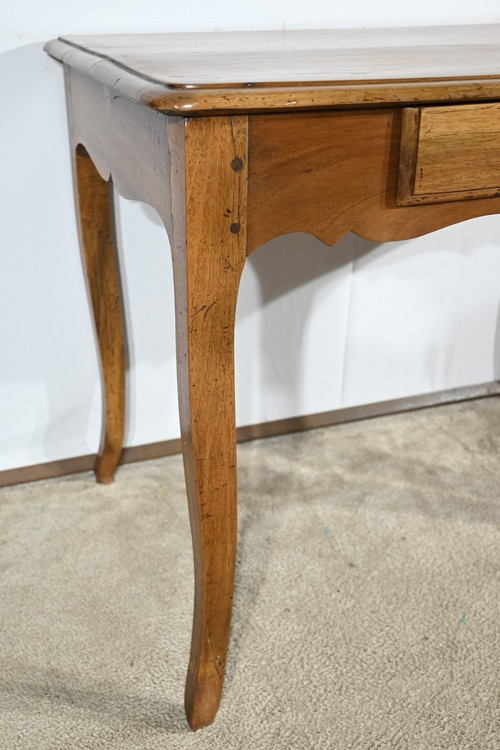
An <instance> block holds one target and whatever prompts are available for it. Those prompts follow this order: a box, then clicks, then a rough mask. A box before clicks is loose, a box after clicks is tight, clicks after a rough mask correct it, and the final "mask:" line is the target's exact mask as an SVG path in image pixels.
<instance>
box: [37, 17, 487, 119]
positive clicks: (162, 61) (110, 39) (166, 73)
mask: <svg viewBox="0 0 500 750" xmlns="http://www.w3.org/2000/svg"><path fill="white" fill-rule="evenodd" d="M46 50H47V51H48V53H49V54H51V55H52V56H53V57H55V58H57V59H58V60H60V61H62V62H64V63H65V64H67V65H69V66H71V67H76V68H79V69H80V70H83V71H84V72H86V73H88V74H89V75H91V76H92V77H94V78H96V79H98V80H100V81H101V82H104V83H107V84H108V85H111V86H113V87H114V88H116V89H118V90H119V91H121V93H123V94H124V95H126V96H130V97H132V98H134V99H136V100H138V101H140V102H141V103H142V104H146V105H147V106H149V107H153V108H154V109H160V110H163V111H170V112H177V113H179V112H184V113H188V112H189V113H191V114H198V113H200V114H201V113H203V112H206V111H210V110H224V111H232V110H246V111H264V110H267V109H289V108H294V109H304V108H311V107H320V108H322V107H328V106H345V105H346V104H355V105H365V106H366V105H369V104H374V103H380V102H382V103H385V102H391V101H393V102H398V101H403V102H406V101H409V102H412V101H419V100H422V101H433V100H436V101H440V100H444V101H460V100H463V99H474V100H489V99H493V98H500V24H499V25H495V24H490V25H477V26H435V27H416V28H391V29H337V30H318V31H261V32H213V33H179V34H128V35H122V34H116V35H98V36H68V37H61V38H60V39H58V40H53V41H52V42H49V43H48V44H47V45H46ZM433 96H434V97H435V99H433Z"/></svg>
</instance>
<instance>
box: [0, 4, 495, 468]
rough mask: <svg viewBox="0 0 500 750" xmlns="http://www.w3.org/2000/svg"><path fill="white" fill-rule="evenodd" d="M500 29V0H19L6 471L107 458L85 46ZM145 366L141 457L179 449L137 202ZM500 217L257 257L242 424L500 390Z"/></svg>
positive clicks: (157, 245)
mask: <svg viewBox="0 0 500 750" xmlns="http://www.w3.org/2000/svg"><path fill="white" fill-rule="evenodd" d="M489 22H497V23H498V22H500V9H499V6H498V0H478V1H477V2H475V3H474V4H471V3H468V2H467V3H466V2H464V1H462V2H458V1H457V0H441V2H439V3H436V2H435V1H434V0H433V1H432V2H430V0H423V1H422V2H420V3H415V4H411V5H409V4H403V3H400V2H396V0H380V2H378V3H373V0H362V1H358V2H352V3H334V2H333V3H332V2H331V0H328V1H327V0H323V2H320V0H316V1H314V0H313V1H312V2H309V3H303V2H300V3H299V2H297V1H296V0H294V1H293V2H291V1H290V0H275V2H274V3H269V1H268V0H253V1H252V2H239V3H234V1H233V2H230V1H229V0H219V1H218V2H212V3H207V2H206V0H204V1H203V2H202V0H186V1H185V2H184V3H182V4H178V3H171V4H169V3H167V2H165V0H162V1H161V2H160V1H159V0H141V2H135V3H132V2H125V1H124V0H112V1H111V2H107V3H103V2H102V0H99V2H97V1H96V0H88V1H87V2H86V3H76V2H69V0H64V1H63V0H46V2H45V3H43V4H40V3H39V2H35V1H34V0H18V2H17V3H13V2H11V3H10V4H9V8H8V9H7V12H5V9H3V10H2V28H1V29H0V91H1V92H2V117H1V118H0V165H1V171H0V219H1V223H0V228H1V229H0V231H1V234H0V254H1V273H0V300H1V306H0V310H1V313H0V352H1V355H0V470H2V469H8V468H13V467H17V466H24V465H29V464H34V463H41V462H44V461H51V460H55V459H61V458H66V457H70V456H76V455H82V454H86V453H92V452H95V450H96V449H97V444H98V439H99V430H100V413H101V411H100V386H99V378H98V368H97V361H96V350H95V343H94V338H93V329H92V325H91V321H90V317H89V311H88V304H87V299H86V294H85V287H84V283H83V279H82V271H81V263H80V256H79V250H78V246H77V236H76V229H75V223H74V213H73V198H72V193H71V175H70V164H69V151H68V145H67V134H66V119H65V117H66V115H65V109H64V95H63V81H62V72H61V69H60V68H59V66H58V65H57V64H56V63H55V62H54V61H52V60H50V59H49V58H48V57H47V56H46V55H45V54H44V53H43V52H42V44H43V42H44V41H45V40H47V39H48V38H51V37H54V36H57V35H58V34H63V33H65V34H67V33H73V34H78V33H82V34H84V33H93V32H95V33H97V32H126V31H128V32H133V31H136V32H139V31H176V30H214V29H227V30H231V29H272V28H284V27H285V28H314V27H316V28H321V27H333V26H341V27H349V26H384V25H385V26H397V25H421V24H446V23H489ZM118 213H119V230H120V237H121V254H122V261H123V268H124V276H125V280H126V298H127V299H126V303H127V310H128V323H129V329H130V335H131V352H132V366H131V371H130V373H129V385H130V398H129V401H130V403H129V419H128V426H127V436H126V443H127V444H128V445H136V444H141V443H147V442H153V441H157V440H164V439H168V438H171V437H175V436H176V435H177V434H178V420H177V404H176V385H175V357H174V338H173V301H172V280H171V272H170V258H169V252H168V244H167V240H166V237H165V235H164V231H163V229H162V227H161V226H160V225H159V221H158V219H157V217H156V216H155V214H154V212H153V211H152V210H151V209H149V208H148V207H146V206H143V205H141V204H137V203H132V202H126V201H122V200H120V201H119V205H118ZM499 236H500V218H498V217H488V218H483V219H478V220H474V221H471V222H467V223H465V224H461V225H457V226H454V227H450V228H448V229H446V230H442V231H441V232H438V233H434V234H432V235H428V236H426V237H423V238H420V239H418V240H412V241H408V242H400V243H390V244H385V245H376V244H375V243H371V242H367V241H365V240H361V239H359V238H357V237H354V236H351V235H349V236H347V237H345V238H344V239H343V240H342V241H341V242H340V243H338V244H337V245H336V246H335V247H334V248H328V247H326V246H324V245H322V244H321V243H320V242H318V241H317V240H315V239H314V238H312V237H310V236H305V235H289V236H287V237H281V238H278V239H276V240H274V241H273V242H271V243H268V245H267V246H265V247H263V248H261V249H259V250H258V251H257V252H256V253H254V255H253V256H252V257H251V259H250V261H249V263H248V265H247V268H246V270H245V273H244V277H243V280H242V286H241V293H240V300H239V306H238V327H237V396H238V399H237V412H238V422H239V424H249V423H254V422H261V421H267V420H273V419H278V418H283V417H287V416H292V415H298V414H306V413H312V412H317V411H325V410H330V409H335V408H340V407H343V406H349V405H354V404H361V403H368V402H372V401H378V400H383V399H389V398H396V397H400V396H404V395H412V394H416V393H424V392H428V391H433V390H438V389H442V388H447V387H454V386H459V385H466V384H472V383H479V382H485V381H488V380H492V379H494V378H497V377H498V376H499V370H500V367H499V361H498V356H497V353H498V350H499V346H498V341H499V340H500V337H499V333H498V314H499V298H500V283H499V279H500V252H499V249H500V248H499V240H498V237H499Z"/></svg>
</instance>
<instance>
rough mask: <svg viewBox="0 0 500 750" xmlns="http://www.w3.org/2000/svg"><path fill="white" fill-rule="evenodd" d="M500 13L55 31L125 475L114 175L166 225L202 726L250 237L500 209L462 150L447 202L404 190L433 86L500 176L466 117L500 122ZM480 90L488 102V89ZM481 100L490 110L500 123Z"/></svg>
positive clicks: (208, 710) (229, 508)
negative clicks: (471, 189) (480, 186)
mask: <svg viewBox="0 0 500 750" xmlns="http://www.w3.org/2000/svg"><path fill="white" fill-rule="evenodd" d="M499 30H500V27H498V26H497V27H495V26H481V27H457V28H456V29H452V28H450V27H443V28H439V27H438V28H432V29H412V30H401V29H398V30H394V29H392V30H370V31H368V30H363V31H359V32H354V31H345V30H341V31H337V32H303V33H299V32H272V33H271V32H269V33H267V32H266V33H257V34H238V33H237V34H214V35H207V34H201V35H200V34H194V35H186V34H181V35H173V36H172V35H146V36H144V35H137V36H135V35H133V36H126V37H125V36H120V35H118V36H116V37H68V38H67V39H66V41H61V40H54V41H53V42H50V43H49V44H48V45H47V47H46V49H47V51H48V52H49V54H51V55H53V56H54V57H56V58H57V59H59V60H61V61H62V62H63V64H64V70H65V80H66V94H67V102H68V117H69V130H70V144H71V152H72V158H73V162H74V169H75V178H76V190H77V195H78V201H77V206H78V215H79V221H80V235H81V242H82V250H83V255H84V257H85V260H86V268H87V276H88V279H89V290H90V294H91V299H92V306H93V310H94V316H95V320H96V330H97V334H98V341H99V346H100V353H101V361H102V371H103V383H104V391H105V398H106V413H105V420H104V425H103V435H104V436H105V439H104V440H103V444H102V447H101V451H100V457H99V460H98V463H97V466H96V474H97V476H98V478H99V479H100V480H101V481H109V480H110V479H111V478H112V474H113V470H114V467H115V466H116V463H117V460H118V457H119V455H120V452H121V443H122V440H123V424H124V387H123V384H124V382H125V366H126V358H125V354H124V352H125V347H124V344H123V341H124V340H126V332H124V333H123V334H122V333H121V330H122V328H123V319H122V318H121V317H120V304H119V296H120V278H119V268H118V265H117V262H116V254H115V247H114V236H113V235H114V233H113V220H112V200H111V192H110V189H111V184H113V185H114V187H115V188H116V189H117V191H118V192H119V193H120V194H121V195H123V196H124V197H128V198H133V199H135V200H142V201H144V202H146V203H149V204H150V205H152V206H153V207H154V208H155V209H156V210H157V211H158V213H159V215H160V216H161V218H162V220H163V222H164V224H165V228H166V231H167V233H168V235H169V238H170V245H171V250H172V261H173V271H174V289H175V317H176V339H177V373H178V392H179V410H180V417H181V432H182V437H181V442H182V448H183V455H184V468H185V475H186V487H187V495H188V504H189V512H190V521H191V531H192V539H193V552H194V567H195V598H194V618H193V634H192V646H191V656H190V661H189V668H188V677H187V683H186V694H185V705H186V714H187V718H188V721H189V724H190V726H191V727H192V728H193V729H197V728H199V727H201V726H204V725H206V724H209V723H210V722H211V721H212V720H213V718H214V716H215V713H216V711H217V708H218V705H219V701H220V697H221V691H222V684H223V679H224V672H225V665H226V659H227V650H228V643H229V632H230V620H231V600H232V591H233V582H234V565H235V554H236V529H237V522H236V515H237V508H236V430H235V414H234V343H233V342H234V322H235V309H236V300H237V293H238V285H239V280H240V276H241V272H242V269H243V266H244V263H245V259H246V256H247V255H248V254H249V253H251V252H253V251H254V250H255V249H256V248H257V247H259V246H260V245H262V244H263V243H264V242H266V241H267V240H269V239H271V238H272V237H275V236H277V235H279V234H285V233H287V232H293V231H304V232H310V233H312V234H314V235H316V236H317V237H319V238H320V239H321V240H323V241H324V242H325V243H327V244H329V245H332V244H333V243H334V242H335V241H336V240H338V239H339V238H340V237H341V236H342V235H343V234H345V233H346V232H348V231H350V230H352V231H354V232H356V233H357V234H359V235H361V236H363V237H366V238H369V239H373V240H377V241H390V240H400V239H405V238H410V237H416V236H418V235H421V234H424V233H426V232H431V231H434V230H436V229H439V228H440V227H444V226H447V225H449V224H452V223H454V222H458V221H463V220H465V219H469V218H472V217H474V216H481V215H486V214H492V213H499V212H500V197H480V198H474V199H471V197H473V196H465V198H466V199H465V200H455V199H454V193H453V190H454V188H453V186H452V185H455V186H456V184H457V180H458V181H459V182H460V180H461V179H468V177H467V176H461V175H460V174H459V172H460V159H458V160H457V163H456V168H455V169H454V170H451V172H450V183H449V184H448V183H447V181H446V175H444V179H442V180H441V181H440V182H439V190H440V191H441V193H445V194H446V193H447V194H448V195H447V199H446V200H445V201H444V202H440V203H439V202H437V203H432V204H425V205H401V204H402V203H404V196H405V195H406V194H407V193H408V191H410V192H411V191H413V192H414V187H415V176H414V171H413V173H412V171H411V169H412V168H413V169H414V164H415V163H416V162H415V158H418V157H412V156H411V153H412V151H411V149H412V148H413V147H414V146H415V144H417V145H418V142H419V138H420V135H421V133H420V130H419V128H420V122H421V107H429V105H432V109H433V112H434V113H435V115H432V116H436V117H437V119H438V120H439V122H440V123H441V124H440V127H441V128H442V132H441V135H440V137H443V138H444V139H445V140H446V143H447V148H448V149H449V150H450V151H451V152H453V148H454V143H455V144H456V147H457V148H458V147H459V143H461V144H462V145H463V140H462V141H460V132H462V135H463V132H464V128H465V131H467V133H469V131H470V133H469V134H468V135H467V137H466V140H467V142H468V143H469V144H470V148H469V151H470V152H471V153H474V154H477V155H478V156H479V157H480V158H481V159H482V160H483V165H484V163H485V161H486V162H491V165H490V168H489V169H490V172H489V173H488V178H487V181H490V182H491V181H492V182H493V183H495V182H496V186H498V183H499V182H500V180H499V179H498V177H497V176H496V173H497V171H500V170H498V166H497V162H496V161H494V160H493V161H492V159H491V153H492V152H489V153H490V155H486V156H485V154H486V150H487V148H488V147H489V146H488V144H489V139H488V138H486V139H485V138H482V139H481V138H479V139H477V140H476V139H475V138H474V128H472V130H471V129H470V127H469V125H465V126H463V127H462V130H461V131H460V128H457V127H456V122H457V121H459V122H461V123H467V122H469V123H470V122H471V120H474V118H476V117H479V120H478V121H477V129H478V131H481V130H483V131H485V130H486V131H488V128H490V130H491V129H493V131H495V128H496V124H495V122H496V121H495V117H496V113H497V111H498V102H499V101H500V47H499V39H500V33H499ZM478 100H479V101H481V102H485V103H488V104H487V106H484V105H481V106H480V108H479V109H477V105H476V104H474V102H477V101H478ZM439 103H446V106H444V104H443V106H440V105H439ZM408 104H413V105H416V106H411V107H408V106H407V105H408ZM450 105H453V110H454V112H453V118H450V117H449V116H448V114H447V112H446V111H445V110H447V109H449V108H450ZM473 107H476V109H473ZM478 113H479V114H478ZM481 113H483V115H484V117H485V118H491V117H492V113H493V120H494V122H493V125H492V124H491V122H492V121H491V119H489V120H488V123H489V124H488V123H487V122H486V120H485V119H483V115H482V114H481ZM457 118H458V120H457ZM431 119H432V117H431ZM457 133H458V134H459V135H458V140H456V141H455V140H454V139H455V138H456V137H457ZM427 135H428V134H427ZM427 135H425V134H424V137H427ZM494 148H496V146H495V147H494ZM485 149H486V150H485ZM412 158H413V162H412V161H411V160H412ZM439 158H440V149H439V147H436V148H434V149H432V148H431V149H430V150H429V153H428V155H427V156H426V159H427V160H428V161H430V162H431V163H430V164H428V161H426V165H425V169H426V171H427V169H428V167H429V168H430V174H431V175H432V174H433V172H432V168H433V164H438V160H439ZM469 163H470V160H469ZM412 164H413V167H412ZM467 168H468V167H467V163H466V162H465V161H464V169H467ZM483 176H484V175H483ZM490 178H491V179H490ZM432 179H433V180H434V182H433V184H435V180H436V177H434V178H432ZM440 179H441V178H440ZM481 179H482V177H481ZM111 181H112V183H111ZM460 184H463V183H460ZM450 185H451V187H450ZM496 186H495V187H496ZM405 191H406V193H405ZM402 196H403V198H402ZM461 197H464V196H461ZM331 252H335V250H334V249H332V251H331Z"/></svg>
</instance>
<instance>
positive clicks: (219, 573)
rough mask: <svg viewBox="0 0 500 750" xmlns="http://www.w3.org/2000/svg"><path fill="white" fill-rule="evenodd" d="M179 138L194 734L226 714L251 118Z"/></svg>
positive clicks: (196, 126) (210, 124) (179, 313)
mask: <svg viewBox="0 0 500 750" xmlns="http://www.w3.org/2000/svg"><path fill="white" fill-rule="evenodd" d="M176 136H177V137H178V140H177V147H176V148H175V149H174V150H173V153H172V155H173V164H172V168H173V170H176V171H178V173H179V176H180V180H179V183H178V187H180V191H179V190H178V191H176V192H175V193H174V197H173V200H174V206H175V218H174V247H173V259H174V287H175V298H176V323H177V373H178V380H179V399H180V403H179V406H180V416H181V434H182V445H183V453H184V465H185V473H186V486H187V492H188V503H189V512H190V518H191V530H192V537H193V550H194V563H195V603H194V622H193V637H192V645H191V657H190V661H189V670H188V678H187V683H186V713H187V717H188V721H189V724H190V726H191V727H192V728H193V729H197V728H199V727H201V726H204V725H206V724H209V723H210V722H211V721H212V720H213V717H214V715H215V712H216V711H217V708H218V705H219V701H220V696H221V691H222V684H223V679H224V669H225V663H226V655H227V647H228V643H229V627H230V622H231V607H232V595H233V580H234V564H235V558H236V531H237V528H236V424H235V413H234V321H235V314H236V299H237V293H238V286H239V281H240V276H241V272H242V270H243V266H244V263H245V258H246V183H247V179H246V178H247V118H246V117H212V118H202V119H194V120H191V121H190V122H188V123H187V126H186V129H185V141H184V144H183V142H182V137H183V136H184V128H183V126H182V131H181V129H180V127H179V128H177V130H176ZM183 146H184V153H183V151H182V148H183ZM181 161H184V170H183V169H182V164H181ZM183 171H184V173H185V181H184V179H183V178H182V176H181V173H182V172H183ZM183 184H184V185H185V193H184V195H183V194H182V186H183ZM177 200H178V201H179V203H178V204H177ZM183 216H184V220H183Z"/></svg>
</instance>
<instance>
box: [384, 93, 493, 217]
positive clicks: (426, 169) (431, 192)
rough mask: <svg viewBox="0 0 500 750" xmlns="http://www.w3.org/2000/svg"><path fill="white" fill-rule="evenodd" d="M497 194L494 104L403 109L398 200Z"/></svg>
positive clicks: (436, 200) (435, 200)
mask: <svg viewBox="0 0 500 750" xmlns="http://www.w3.org/2000/svg"><path fill="white" fill-rule="evenodd" d="M498 195H500V103H493V104H464V105H456V106H450V107H407V108H406V109H404V110H403V122H402V131H401V151H400V165H399V182H398V204H399V205H403V206H408V205H414V204H419V203H440V202H442V201H453V200H470V199H471V198H485V197H493V196H498Z"/></svg>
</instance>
